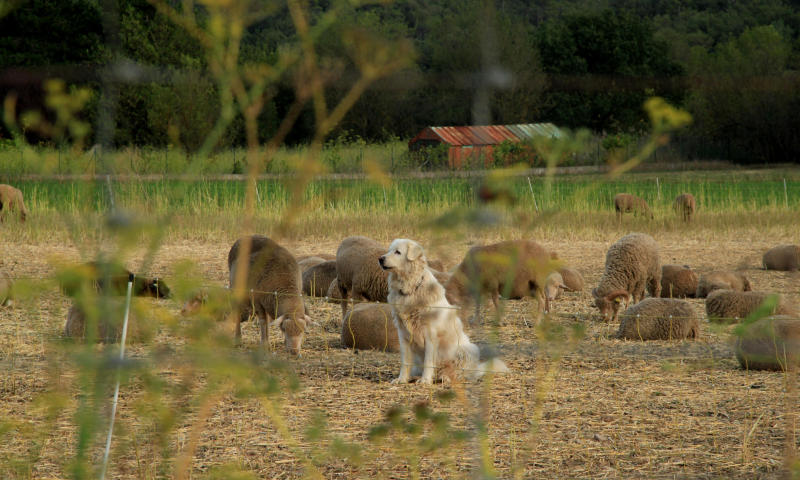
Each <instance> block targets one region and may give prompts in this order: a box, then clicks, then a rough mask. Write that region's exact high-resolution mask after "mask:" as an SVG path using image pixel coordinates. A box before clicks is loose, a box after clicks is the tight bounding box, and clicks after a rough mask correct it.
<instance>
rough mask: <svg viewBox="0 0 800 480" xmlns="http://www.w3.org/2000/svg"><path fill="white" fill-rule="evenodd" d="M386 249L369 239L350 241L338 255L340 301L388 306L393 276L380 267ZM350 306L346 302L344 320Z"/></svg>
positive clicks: (345, 242) (344, 241)
mask: <svg viewBox="0 0 800 480" xmlns="http://www.w3.org/2000/svg"><path fill="white" fill-rule="evenodd" d="M384 253H386V247H384V246H382V245H381V244H379V243H378V242H376V241H375V240H372V239H371V238H367V237H359V236H355V237H347V238H345V239H344V240H342V243H341V244H340V245H339V249H338V250H337V251H336V278H337V279H338V284H339V298H341V299H353V300H356V301H357V300H366V301H370V302H385V301H386V297H387V295H388V294H389V287H388V277H389V274H388V273H387V272H386V271H385V270H383V269H382V268H381V266H380V264H379V263H378V258H379V257H380V256H381V255H383V254H384ZM346 313H347V302H342V318H344V315H345V314H346Z"/></svg>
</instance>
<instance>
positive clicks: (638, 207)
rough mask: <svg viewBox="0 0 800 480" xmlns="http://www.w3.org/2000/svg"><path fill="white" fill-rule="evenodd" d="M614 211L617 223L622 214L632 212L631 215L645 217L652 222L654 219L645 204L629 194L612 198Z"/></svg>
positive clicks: (620, 194)
mask: <svg viewBox="0 0 800 480" xmlns="http://www.w3.org/2000/svg"><path fill="white" fill-rule="evenodd" d="M614 210H615V211H616V212H617V221H618V222H619V221H621V220H622V214H623V213H630V212H633V215H634V216H636V215H640V214H641V215H647V216H648V217H650V219H651V220H652V219H653V218H655V216H654V215H653V212H652V211H651V210H650V207H649V206H648V205H647V202H646V201H645V200H644V199H643V198H641V197H637V196H636V195H631V194H630V193H618V194H616V195H615V196H614Z"/></svg>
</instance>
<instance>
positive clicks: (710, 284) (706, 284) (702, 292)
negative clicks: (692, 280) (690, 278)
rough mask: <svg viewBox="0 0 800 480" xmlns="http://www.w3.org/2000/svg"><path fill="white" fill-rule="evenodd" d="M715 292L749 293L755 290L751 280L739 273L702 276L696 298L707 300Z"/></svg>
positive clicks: (716, 273)
mask: <svg viewBox="0 0 800 480" xmlns="http://www.w3.org/2000/svg"><path fill="white" fill-rule="evenodd" d="M714 290H734V291H737V292H749V291H751V290H753V287H752V285H750V280H748V279H747V277H745V276H744V274H742V273H739V272H723V271H719V272H711V273H706V274H704V275H700V278H699V279H698V280H697V291H696V292H695V297H697V298H706V297H707V296H708V295H709V294H710V293H711V292H713V291H714Z"/></svg>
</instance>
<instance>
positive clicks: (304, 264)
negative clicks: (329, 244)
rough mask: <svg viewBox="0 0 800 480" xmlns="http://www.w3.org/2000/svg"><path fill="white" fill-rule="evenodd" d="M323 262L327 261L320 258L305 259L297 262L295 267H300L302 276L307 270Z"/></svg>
mask: <svg viewBox="0 0 800 480" xmlns="http://www.w3.org/2000/svg"><path fill="white" fill-rule="evenodd" d="M324 262H327V260H325V259H324V258H322V257H306V258H303V259H301V260H297V266H298V267H300V273H301V274H302V273H303V272H305V271H306V270H308V269H309V268H311V267H315V266H317V265H319V264H320V263H324Z"/></svg>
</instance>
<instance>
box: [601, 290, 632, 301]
mask: <svg viewBox="0 0 800 480" xmlns="http://www.w3.org/2000/svg"><path fill="white" fill-rule="evenodd" d="M628 297H629V295H628V292H626V291H625V290H617V291H615V292H611V293H609V294H608V296H607V297H606V298H607V299H608V301H609V302H615V303H622V302H627V301H628Z"/></svg>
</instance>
